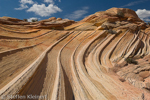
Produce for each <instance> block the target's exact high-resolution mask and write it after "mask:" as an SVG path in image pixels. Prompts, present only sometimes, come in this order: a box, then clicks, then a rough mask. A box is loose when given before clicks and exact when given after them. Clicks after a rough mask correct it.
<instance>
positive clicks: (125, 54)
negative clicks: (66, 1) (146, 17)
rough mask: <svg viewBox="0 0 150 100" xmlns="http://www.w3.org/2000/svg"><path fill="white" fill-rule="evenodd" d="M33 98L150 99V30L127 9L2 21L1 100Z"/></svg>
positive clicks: (0, 22) (0, 43)
mask: <svg viewBox="0 0 150 100" xmlns="http://www.w3.org/2000/svg"><path fill="white" fill-rule="evenodd" d="M33 99H35V100H150V26H149V25H147V24H146V23H145V22H144V21H142V20H141V19H139V17H138V16H137V15H136V13H135V12H134V11H133V10H130V9H126V8H111V9H108V10H106V11H101V12H96V13H95V14H93V15H90V16H88V17H86V18H84V19H83V20H81V21H79V22H75V21H72V20H68V19H61V18H55V17H51V18H49V19H46V20H42V21H38V22H25V21H22V20H19V19H15V18H10V17H2V18H0V100H33Z"/></svg>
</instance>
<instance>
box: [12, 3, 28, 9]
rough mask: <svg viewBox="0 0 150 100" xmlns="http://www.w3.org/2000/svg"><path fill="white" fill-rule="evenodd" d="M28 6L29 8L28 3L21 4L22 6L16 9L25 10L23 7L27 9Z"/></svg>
mask: <svg viewBox="0 0 150 100" xmlns="http://www.w3.org/2000/svg"><path fill="white" fill-rule="evenodd" d="M26 8H28V6H27V5H24V4H20V7H19V8H15V10H23V9H26Z"/></svg>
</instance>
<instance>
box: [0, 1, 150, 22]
mask: <svg viewBox="0 0 150 100" xmlns="http://www.w3.org/2000/svg"><path fill="white" fill-rule="evenodd" d="M112 7H118V8H129V9H132V10H134V11H136V13H137V14H138V15H139V17H140V18H141V19H142V20H144V21H147V22H148V21H149V22H150V0H137V1H134V0H132V1H131V0H124V1H123V0H107V1H106V0H78V1H77V0H0V17H2V16H8V17H14V18H18V19H29V20H31V19H32V18H38V19H39V20H43V19H48V18H50V17H57V18H58V17H60V18H68V19H71V20H75V21H79V20H81V19H83V18H84V17H86V16H88V15H91V14H93V13H95V12H97V11H105V10H107V9H109V8H112Z"/></svg>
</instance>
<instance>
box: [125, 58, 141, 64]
mask: <svg viewBox="0 0 150 100" xmlns="http://www.w3.org/2000/svg"><path fill="white" fill-rule="evenodd" d="M125 61H126V62H127V63H129V64H135V65H137V64H138V62H137V61H135V60H134V59H133V58H126V59H125Z"/></svg>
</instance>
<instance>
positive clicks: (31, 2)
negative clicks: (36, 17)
mask: <svg viewBox="0 0 150 100" xmlns="http://www.w3.org/2000/svg"><path fill="white" fill-rule="evenodd" d="M19 2H20V3H22V4H27V3H28V4H33V3H34V2H33V1H32V0H20V1H19Z"/></svg>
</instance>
